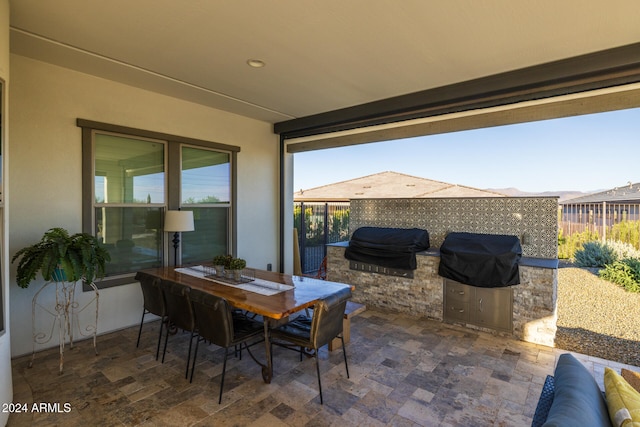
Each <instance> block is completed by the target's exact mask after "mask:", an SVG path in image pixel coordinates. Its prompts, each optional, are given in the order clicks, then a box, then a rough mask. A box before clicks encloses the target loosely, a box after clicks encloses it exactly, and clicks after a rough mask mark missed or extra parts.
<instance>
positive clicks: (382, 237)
mask: <svg viewBox="0 0 640 427" xmlns="http://www.w3.org/2000/svg"><path fill="white" fill-rule="evenodd" d="M427 249H429V233H428V232H427V231H426V230H421V229H419V228H381V227H360V228H358V229H357V230H356V231H354V232H353V235H352V236H351V240H349V247H347V249H346V250H345V252H344V256H345V258H347V259H349V260H352V261H359V262H364V263H367V264H374V265H379V266H382V267H388V268H398V269H404V270H415V269H416V268H417V262H416V252H420V251H425V250H427Z"/></svg>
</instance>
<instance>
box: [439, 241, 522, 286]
mask: <svg viewBox="0 0 640 427" xmlns="http://www.w3.org/2000/svg"><path fill="white" fill-rule="evenodd" d="M521 257H522V247H521V246H520V240H519V239H518V238H517V237H515V236H505V235H496V234H474V233H449V234H448V235H447V237H446V238H445V239H444V242H443V243H442V246H441V247H440V267H439V269H438V274H440V276H442V277H446V278H448V279H452V280H455V281H457V282H460V283H464V284H467V285H473V286H479V287H483V288H497V287H504V286H511V285H518V284H519V283H520V274H519V269H518V262H519V261H520V258H521Z"/></svg>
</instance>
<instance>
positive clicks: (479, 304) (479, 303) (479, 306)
mask: <svg viewBox="0 0 640 427" xmlns="http://www.w3.org/2000/svg"><path fill="white" fill-rule="evenodd" d="M478 311H482V298H480V299H479V300H478Z"/></svg>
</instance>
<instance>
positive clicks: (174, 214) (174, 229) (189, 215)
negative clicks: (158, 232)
mask: <svg viewBox="0 0 640 427" xmlns="http://www.w3.org/2000/svg"><path fill="white" fill-rule="evenodd" d="M194 229H195V228H194V226H193V211H167V213H166V215H165V216H164V231H166V232H167V233H174V234H173V240H172V242H173V254H174V258H173V259H174V264H175V265H177V264H178V246H179V244H180V236H179V235H178V233H181V232H183V231H193V230H194Z"/></svg>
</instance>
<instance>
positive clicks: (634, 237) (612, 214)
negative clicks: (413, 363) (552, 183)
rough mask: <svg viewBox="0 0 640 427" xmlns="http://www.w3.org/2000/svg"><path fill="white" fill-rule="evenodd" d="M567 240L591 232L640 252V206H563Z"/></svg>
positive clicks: (562, 224)
mask: <svg viewBox="0 0 640 427" xmlns="http://www.w3.org/2000/svg"><path fill="white" fill-rule="evenodd" d="M558 215H559V218H558V220H559V228H560V231H561V233H562V234H563V235H564V236H571V235H573V234H575V233H582V232H585V231H589V232H591V233H595V234H597V235H598V236H599V237H600V240H602V241H606V240H617V241H621V242H625V243H629V244H631V245H633V246H635V247H636V248H637V249H640V241H639V236H640V203H611V202H600V203H582V204H563V205H560V206H559V212H558Z"/></svg>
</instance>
